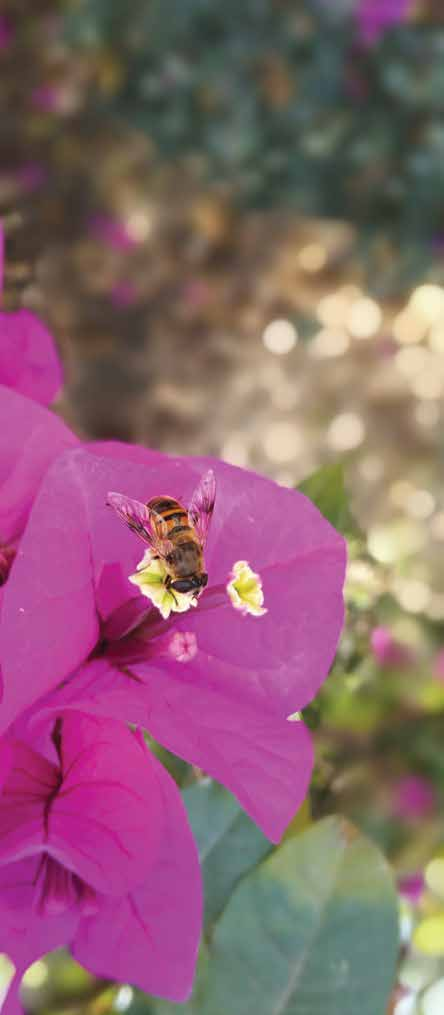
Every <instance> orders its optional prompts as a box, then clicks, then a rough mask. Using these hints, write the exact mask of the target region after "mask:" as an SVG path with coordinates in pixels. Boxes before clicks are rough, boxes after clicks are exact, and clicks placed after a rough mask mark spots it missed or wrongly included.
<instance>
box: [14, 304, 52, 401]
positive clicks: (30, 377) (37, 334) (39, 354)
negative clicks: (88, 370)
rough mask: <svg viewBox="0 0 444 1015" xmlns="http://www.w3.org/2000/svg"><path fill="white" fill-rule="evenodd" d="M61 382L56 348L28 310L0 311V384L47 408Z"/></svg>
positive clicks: (50, 336)
mask: <svg viewBox="0 0 444 1015" xmlns="http://www.w3.org/2000/svg"><path fill="white" fill-rule="evenodd" d="M62 383H63V374H62V367H61V363H60V359H59V355H58V352H57V348H56V345H55V342H54V339H53V337H52V335H51V334H50V333H49V331H48V329H47V328H46V327H45V325H44V324H43V323H42V321H39V319H38V317H36V316H35V314H32V313H31V312H30V311H29V310H17V311H16V312H14V313H6V312H1V311H0V384H4V385H5V386H6V387H8V388H15V390H16V391H19V392H20V394H22V395H26V396H27V397H28V398H33V399H35V400H36V401H37V402H41V403H42V404H43V405H49V403H50V402H52V401H53V400H54V398H55V397H56V395H57V394H58V393H59V391H60V388H61V386H62Z"/></svg>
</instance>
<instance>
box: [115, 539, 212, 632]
mask: <svg viewBox="0 0 444 1015" xmlns="http://www.w3.org/2000/svg"><path fill="white" fill-rule="evenodd" d="M167 574H168V572H167V570H166V567H165V565H164V563H163V561H162V560H161V559H160V557H153V554H152V551H151V550H147V551H146V553H145V554H144V556H143V558H142V560H141V561H140V564H138V566H137V571H136V573H135V574H132V575H130V577H129V581H130V582H131V583H132V584H133V585H137V586H138V587H139V589H140V591H141V593H142V595H143V596H146V597H147V599H150V600H151V602H152V604H153V606H156V607H157V609H158V610H159V613H160V614H161V615H162V617H163V618H164V620H167V619H168V617H169V615H170V613H186V611H187V610H189V609H190V607H191V606H196V605H197V601H196V599H195V598H194V596H193V594H192V593H191V594H190V593H189V592H187V593H183V592H176V591H175V590H174V591H173V590H170V589H168V588H167V587H166V585H165V579H166V577H167Z"/></svg>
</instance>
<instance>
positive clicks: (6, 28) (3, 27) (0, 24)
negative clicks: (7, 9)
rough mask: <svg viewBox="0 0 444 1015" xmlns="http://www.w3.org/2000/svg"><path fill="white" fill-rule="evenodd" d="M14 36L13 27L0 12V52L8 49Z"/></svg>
mask: <svg viewBox="0 0 444 1015" xmlns="http://www.w3.org/2000/svg"><path fill="white" fill-rule="evenodd" d="M13 38H14V29H13V27H12V25H11V22H10V21H9V19H8V18H7V17H6V15H5V14H0V53H1V52H3V50H5V49H9V47H10V45H11V42H12V40H13Z"/></svg>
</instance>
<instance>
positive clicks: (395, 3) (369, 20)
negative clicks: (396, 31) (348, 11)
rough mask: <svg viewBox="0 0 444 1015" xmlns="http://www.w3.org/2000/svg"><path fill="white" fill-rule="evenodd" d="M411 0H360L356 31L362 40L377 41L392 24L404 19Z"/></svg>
mask: <svg viewBox="0 0 444 1015" xmlns="http://www.w3.org/2000/svg"><path fill="white" fill-rule="evenodd" d="M412 7H413V0H360V2H359V3H358V8H357V18H358V32H359V37H360V39H361V41H362V42H364V43H365V44H366V45H372V44H373V43H374V42H378V41H379V39H381V38H382V36H383V35H384V34H385V32H386V31H387V30H388V29H389V28H391V27H392V26H393V25H396V24H398V22H400V21H404V20H405V19H406V18H407V17H408V15H409V14H410V11H411V9H412Z"/></svg>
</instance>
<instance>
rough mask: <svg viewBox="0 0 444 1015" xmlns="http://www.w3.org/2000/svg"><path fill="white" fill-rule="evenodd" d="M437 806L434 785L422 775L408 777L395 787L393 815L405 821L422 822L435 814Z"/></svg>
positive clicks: (400, 780) (399, 781)
mask: <svg viewBox="0 0 444 1015" xmlns="http://www.w3.org/2000/svg"><path fill="white" fill-rule="evenodd" d="M435 806H436V796H435V790H434V788H433V786H432V783H431V782H430V780H429V779H425V778H424V777H423V776H421V775H406V776H404V777H403V778H402V779H399V780H398V782H397V783H396V784H395V786H394V787H393V800H392V809H393V813H394V814H395V815H396V817H398V818H401V819H402V820H404V821H420V820H421V819H422V818H426V817H428V816H429V815H430V814H433V811H434V809H435Z"/></svg>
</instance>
